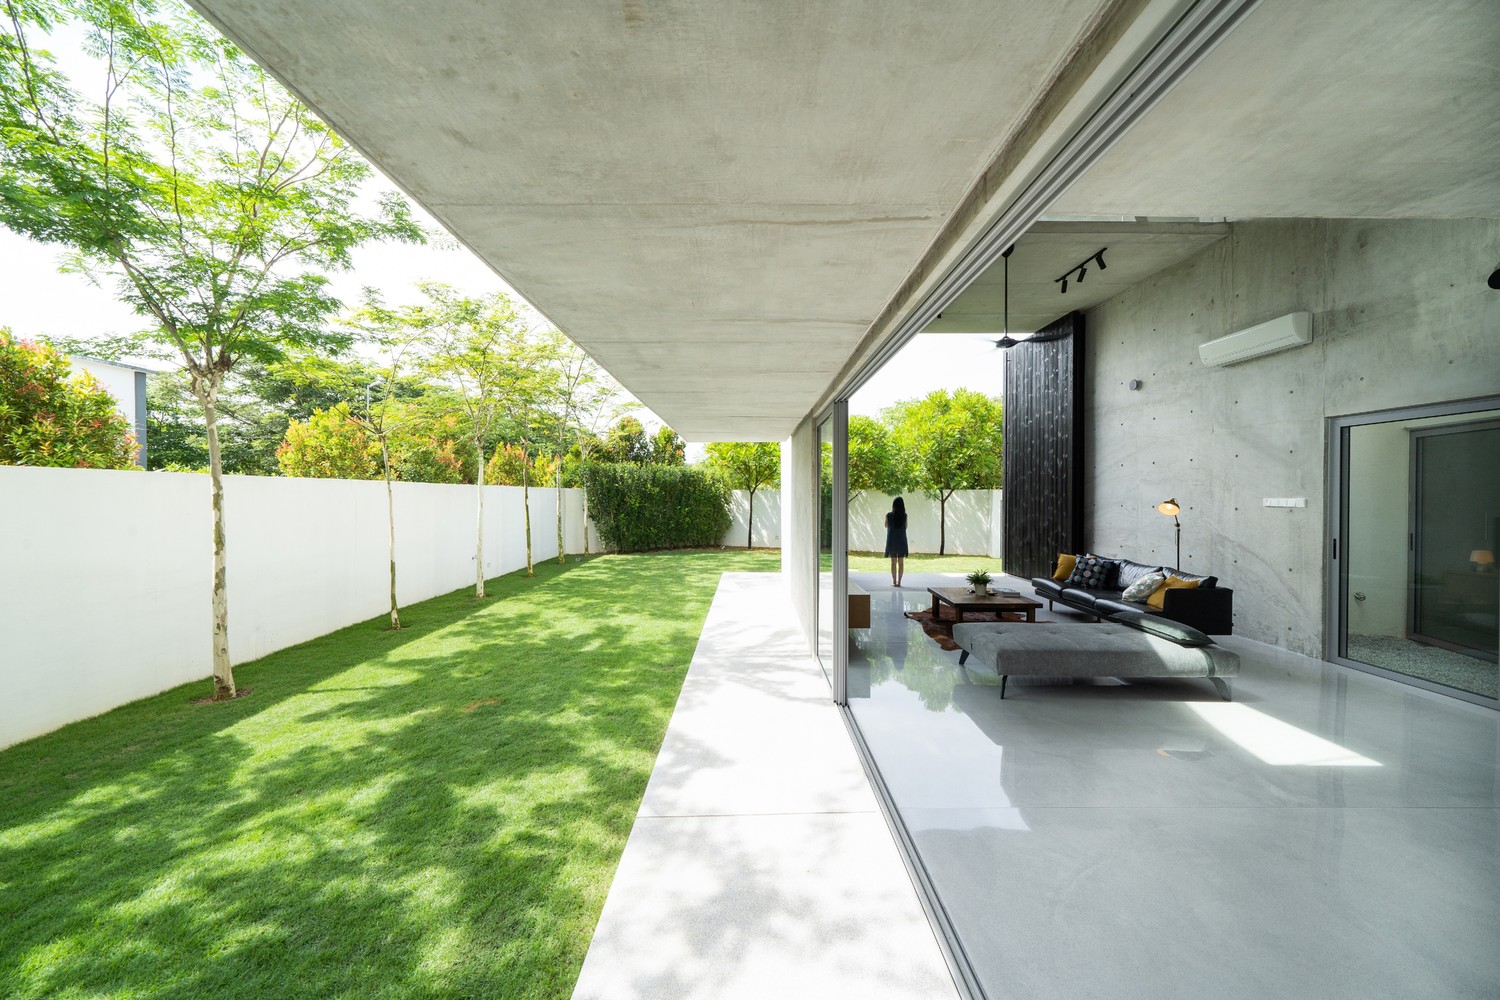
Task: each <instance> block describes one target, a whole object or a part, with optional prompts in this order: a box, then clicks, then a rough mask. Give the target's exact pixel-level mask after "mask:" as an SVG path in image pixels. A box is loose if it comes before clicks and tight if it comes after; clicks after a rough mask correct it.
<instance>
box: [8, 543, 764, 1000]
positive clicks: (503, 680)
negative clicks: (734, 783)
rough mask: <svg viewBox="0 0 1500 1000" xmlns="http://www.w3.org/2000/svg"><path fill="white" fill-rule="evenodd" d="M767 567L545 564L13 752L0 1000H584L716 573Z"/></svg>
mask: <svg viewBox="0 0 1500 1000" xmlns="http://www.w3.org/2000/svg"><path fill="white" fill-rule="evenodd" d="M778 565H779V553H776V552H774V551H773V552H752V553H744V552H738V553H737V552H733V551H730V552H688V553H667V554H650V555H636V556H602V557H597V558H594V559H590V560H585V561H581V562H580V561H570V562H569V563H568V565H567V567H566V568H565V569H562V568H559V567H558V566H557V565H556V563H547V564H544V565H540V566H538V567H537V578H536V579H534V580H527V579H526V578H525V577H524V575H523V574H512V575H510V576H506V577H502V578H500V579H498V580H494V581H491V583H490V585H489V586H490V594H491V596H490V598H488V599H486V600H484V601H475V600H474V599H473V598H472V597H470V596H468V593H467V592H459V593H455V594H450V595H448V596H446V597H440V598H437V599H435V600H431V601H427V602H425V603H423V604H419V605H415V606H413V607H411V608H409V609H406V610H404V611H403V612H402V619H403V621H405V622H408V623H409V624H410V626H411V627H410V628H408V629H406V630H404V631H401V632H389V631H386V630H384V629H383V628H382V625H383V622H384V619H376V620H374V621H371V622H367V623H365V624H362V625H357V626H354V627H352V628H347V629H344V630H342V631H339V632H335V633H333V634H332V635H328V636H324V637H323V638H320V639H316V640H314V641H312V642H308V643H304V644H303V645H300V646H297V647H294V648H292V649H287V650H283V651H282V652H280V653H277V654H275V655H273V656H269V657H267V658H265V659H263V660H260V661H257V662H255V663H251V664H246V665H244V666H241V667H237V668H236V670H235V676H236V680H237V681H238V682H239V684H240V685H241V686H242V687H244V686H248V687H251V688H253V692H252V693H251V694H250V695H249V696H248V697H245V698H242V699H239V700H237V701H234V702H229V703H225V704H220V705H210V706H195V705H192V704H190V699H192V698H196V697H200V696H202V695H205V694H207V693H208V692H209V682H208V681H207V680H206V679H205V680H204V681H202V682H199V683H197V684H194V685H191V686H187V687H182V688H178V689H176V690H174V691H170V692H168V693H166V694H163V695H159V696H157V697H154V698H149V699H146V700H143V701H139V702H135V703H133V704H130V705H127V706H125V707H123V708H120V709H117V710H116V711H113V712H110V713H109V714H107V715H104V716H100V717H99V718H96V719H90V720H87V721H85V722H81V723H77V724H75V725H72V726H69V727H67V728H65V729H62V730H59V731H58V732H55V733H52V734H50V735H48V736H44V737H41V738H40V739H36V740H32V741H30V742H28V743H24V744H22V745H20V746H17V747H13V748H11V749H9V750H6V751H4V752H0V997H6V998H17V997H62V998H69V997H104V996H108V997H144V996H150V997H172V998H183V1000H187V998H197V997H255V998H264V997H291V996H299V997H300V996H309V997H310V996H317V997H349V998H355V997H358V998H365V997H437V996H444V997H454V996H463V997H481V996H482V997H507V998H510V997H566V996H568V995H569V993H570V992H571V990H572V987H573V983H574V980H575V979H576V977H577V974H578V969H579V967H580V965H581V963H582V961H583V956H584V952H585V951H586V950H587V948H588V943H589V939H590V936H591V935H592V933H593V929H594V925H595V923H596V921H597V919H598V916H599V910H600V908H601V907H602V906H603V903H604V897H605V893H606V892H607V891H608V888H609V883H610V880H611V878H612V877H613V874H614V870H615V866H616V864H617V863H618V861H619V857H620V853H621V851H622V850H623V848H624V844H625V838H626V835H627V834H628V833H629V831H630V827H631V823H632V821H633V820H634V817H635V811H636V808H637V806H638V804H639V802H640V798H641V795H642V793H643V792H644V790H645V786H646V780H647V778H648V777H649V775H650V773H651V767H652V764H653V762H654V760H655V757H656V752H657V749H658V748H659V747H660V745H661V740H662V736H663V734H664V733H665V731H666V725H667V720H668V719H669V718H670V716H671V712H672V706H673V704H674V703H675V701H676V697H677V693H678V690H679V688H680V687H681V684H682V678H683V675H684V674H685V673H686V670H687V665H688V661H689V660H690V658H691V656H692V652H693V647H694V645H695V643H696V641H697V637H698V632H699V630H700V629H701V627H702V623H703V619H704V616H705V614H706V612H707V609H708V604H709V600H710V598H711V597H712V595H713V590H714V587H715V585H716V584H717V581H718V578H719V574H720V573H722V572H724V571H726V570H740V571H744V570H759V571H774V570H775V569H777V567H778ZM80 627H87V623H86V622H80Z"/></svg>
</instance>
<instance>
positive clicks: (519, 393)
mask: <svg viewBox="0 0 1500 1000" xmlns="http://www.w3.org/2000/svg"><path fill="white" fill-rule="evenodd" d="M562 345H563V336H562V334H560V333H558V332H557V331H556V330H551V329H549V330H545V331H543V332H542V333H541V334H540V335H538V336H535V337H533V336H531V335H530V333H529V331H527V330H526V329H524V328H523V329H521V330H520V331H519V335H517V336H512V337H510V338H509V339H508V340H507V341H506V344H505V355H504V365H505V368H506V372H507V375H508V379H509V385H508V387H507V390H506V392H505V394H504V395H503V396H501V399H500V405H501V407H502V409H504V411H505V415H506V417H507V418H508V420H509V422H510V428H511V433H512V434H513V435H515V437H516V438H517V439H518V440H519V441H520V442H521V510H522V513H523V515H524V520H525V530H526V575H527V576H529V577H530V576H535V575H536V567H535V566H534V565H533V563H532V558H531V481H532V479H533V475H532V469H531V458H532V456H531V447H532V444H533V443H534V442H535V441H537V440H538V439H539V438H540V439H545V437H546V431H545V429H544V425H545V422H546V417H547V414H548V412H549V410H551V409H552V408H554V407H555V406H556V404H557V400H558V398H559V396H560V395H561V393H562V388H561V381H562V371H561V369H560V368H559V361H560V358H561V354H562V350H563V347H562ZM561 467H562V463H561V462H559V463H558V468H559V470H560V469H561ZM546 474H547V475H550V474H551V471H550V470H548V471H547V473H546ZM543 481H544V482H545V479H544V480H543ZM557 503H558V507H559V509H561V507H562V494H560V493H559V494H558V497H557ZM560 523H561V522H559V524H560ZM559 550H561V546H560V545H559Z"/></svg>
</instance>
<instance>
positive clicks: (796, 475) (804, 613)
mask: <svg viewBox="0 0 1500 1000" xmlns="http://www.w3.org/2000/svg"><path fill="white" fill-rule="evenodd" d="M816 440H817V439H816V437H815V436H814V428H813V422H812V420H811V419H807V420H804V421H802V423H800V424H798V425H797V430H796V431H795V432H794V433H793V434H792V436H791V437H790V438H788V439H787V440H785V441H783V442H782V443H781V573H782V576H783V577H785V579H786V586H787V590H788V592H789V593H790V594H791V599H792V607H793V608H794V609H796V612H797V620H798V623H799V624H800V625H801V626H802V631H803V634H805V635H806V636H807V645H808V650H809V651H811V650H812V649H813V648H814V646H813V643H814V642H815V641H816V636H815V635H814V634H813V627H814V622H813V615H814V609H815V608H816V607H817V600H818V594H817V580H816V574H817V569H818V564H817V551H816V549H817V530H818V507H817V496H818V486H817V483H816V482H814V480H813V469H814V463H815V458H814V456H815V455H816V447H817V445H816Z"/></svg>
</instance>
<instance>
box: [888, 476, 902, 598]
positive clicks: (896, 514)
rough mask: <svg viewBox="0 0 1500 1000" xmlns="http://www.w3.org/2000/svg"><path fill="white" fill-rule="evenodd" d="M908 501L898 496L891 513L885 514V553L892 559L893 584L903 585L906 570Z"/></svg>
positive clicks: (893, 501)
mask: <svg viewBox="0 0 1500 1000" xmlns="http://www.w3.org/2000/svg"><path fill="white" fill-rule="evenodd" d="M906 553H907V546H906V501H905V500H902V499H901V498H900V497H897V498H896V499H895V500H892V501H891V510H890V513H888V514H886V516H885V554H886V555H887V556H889V557H890V560H891V586H892V587H899V586H901V577H902V575H903V574H905V572H906Z"/></svg>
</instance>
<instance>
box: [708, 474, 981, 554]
mask: <svg viewBox="0 0 1500 1000" xmlns="http://www.w3.org/2000/svg"><path fill="white" fill-rule="evenodd" d="M1000 496H1001V493H1000V491H999V490H959V491H958V492H957V493H954V494H953V496H952V497H950V498H949V500H948V517H947V523H948V532H947V534H948V537H947V545H946V546H945V549H946V551H947V553H948V554H949V555H961V556H994V557H995V558H999V557H1000V546H1001V541H1000ZM748 498H749V494H748V493H746V492H745V491H744V490H735V491H734V492H733V494H732V495H731V498H730V503H729V513H730V525H729V530H728V531H727V532H725V534H724V537H723V539H722V540H721V543H720V544H722V545H725V546H727V547H729V548H744V547H745V529H746V524H745V514H746V512H747V511H748V510H749V504H748V502H747V501H748ZM902 498H903V499H904V500H905V501H906V514H907V530H906V540H907V543H908V544H909V545H910V546H911V551H913V552H937V550H938V530H939V525H938V502H937V501H936V500H931V499H928V498H927V497H925V496H923V495H922V494H920V493H910V494H903V495H902ZM892 499H893V498H892V497H890V496H887V495H886V494H884V493H862V494H860V495H859V496H858V497H856V498H855V499H854V502H853V503H852V504H850V505H849V548H850V550H852V551H855V552H884V551H885V515H886V512H887V511H889V510H890V509H891V500H892ZM755 545H756V547H757V548H759V547H762V546H768V547H778V546H780V545H781V491H780V490H756V491H755Z"/></svg>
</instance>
